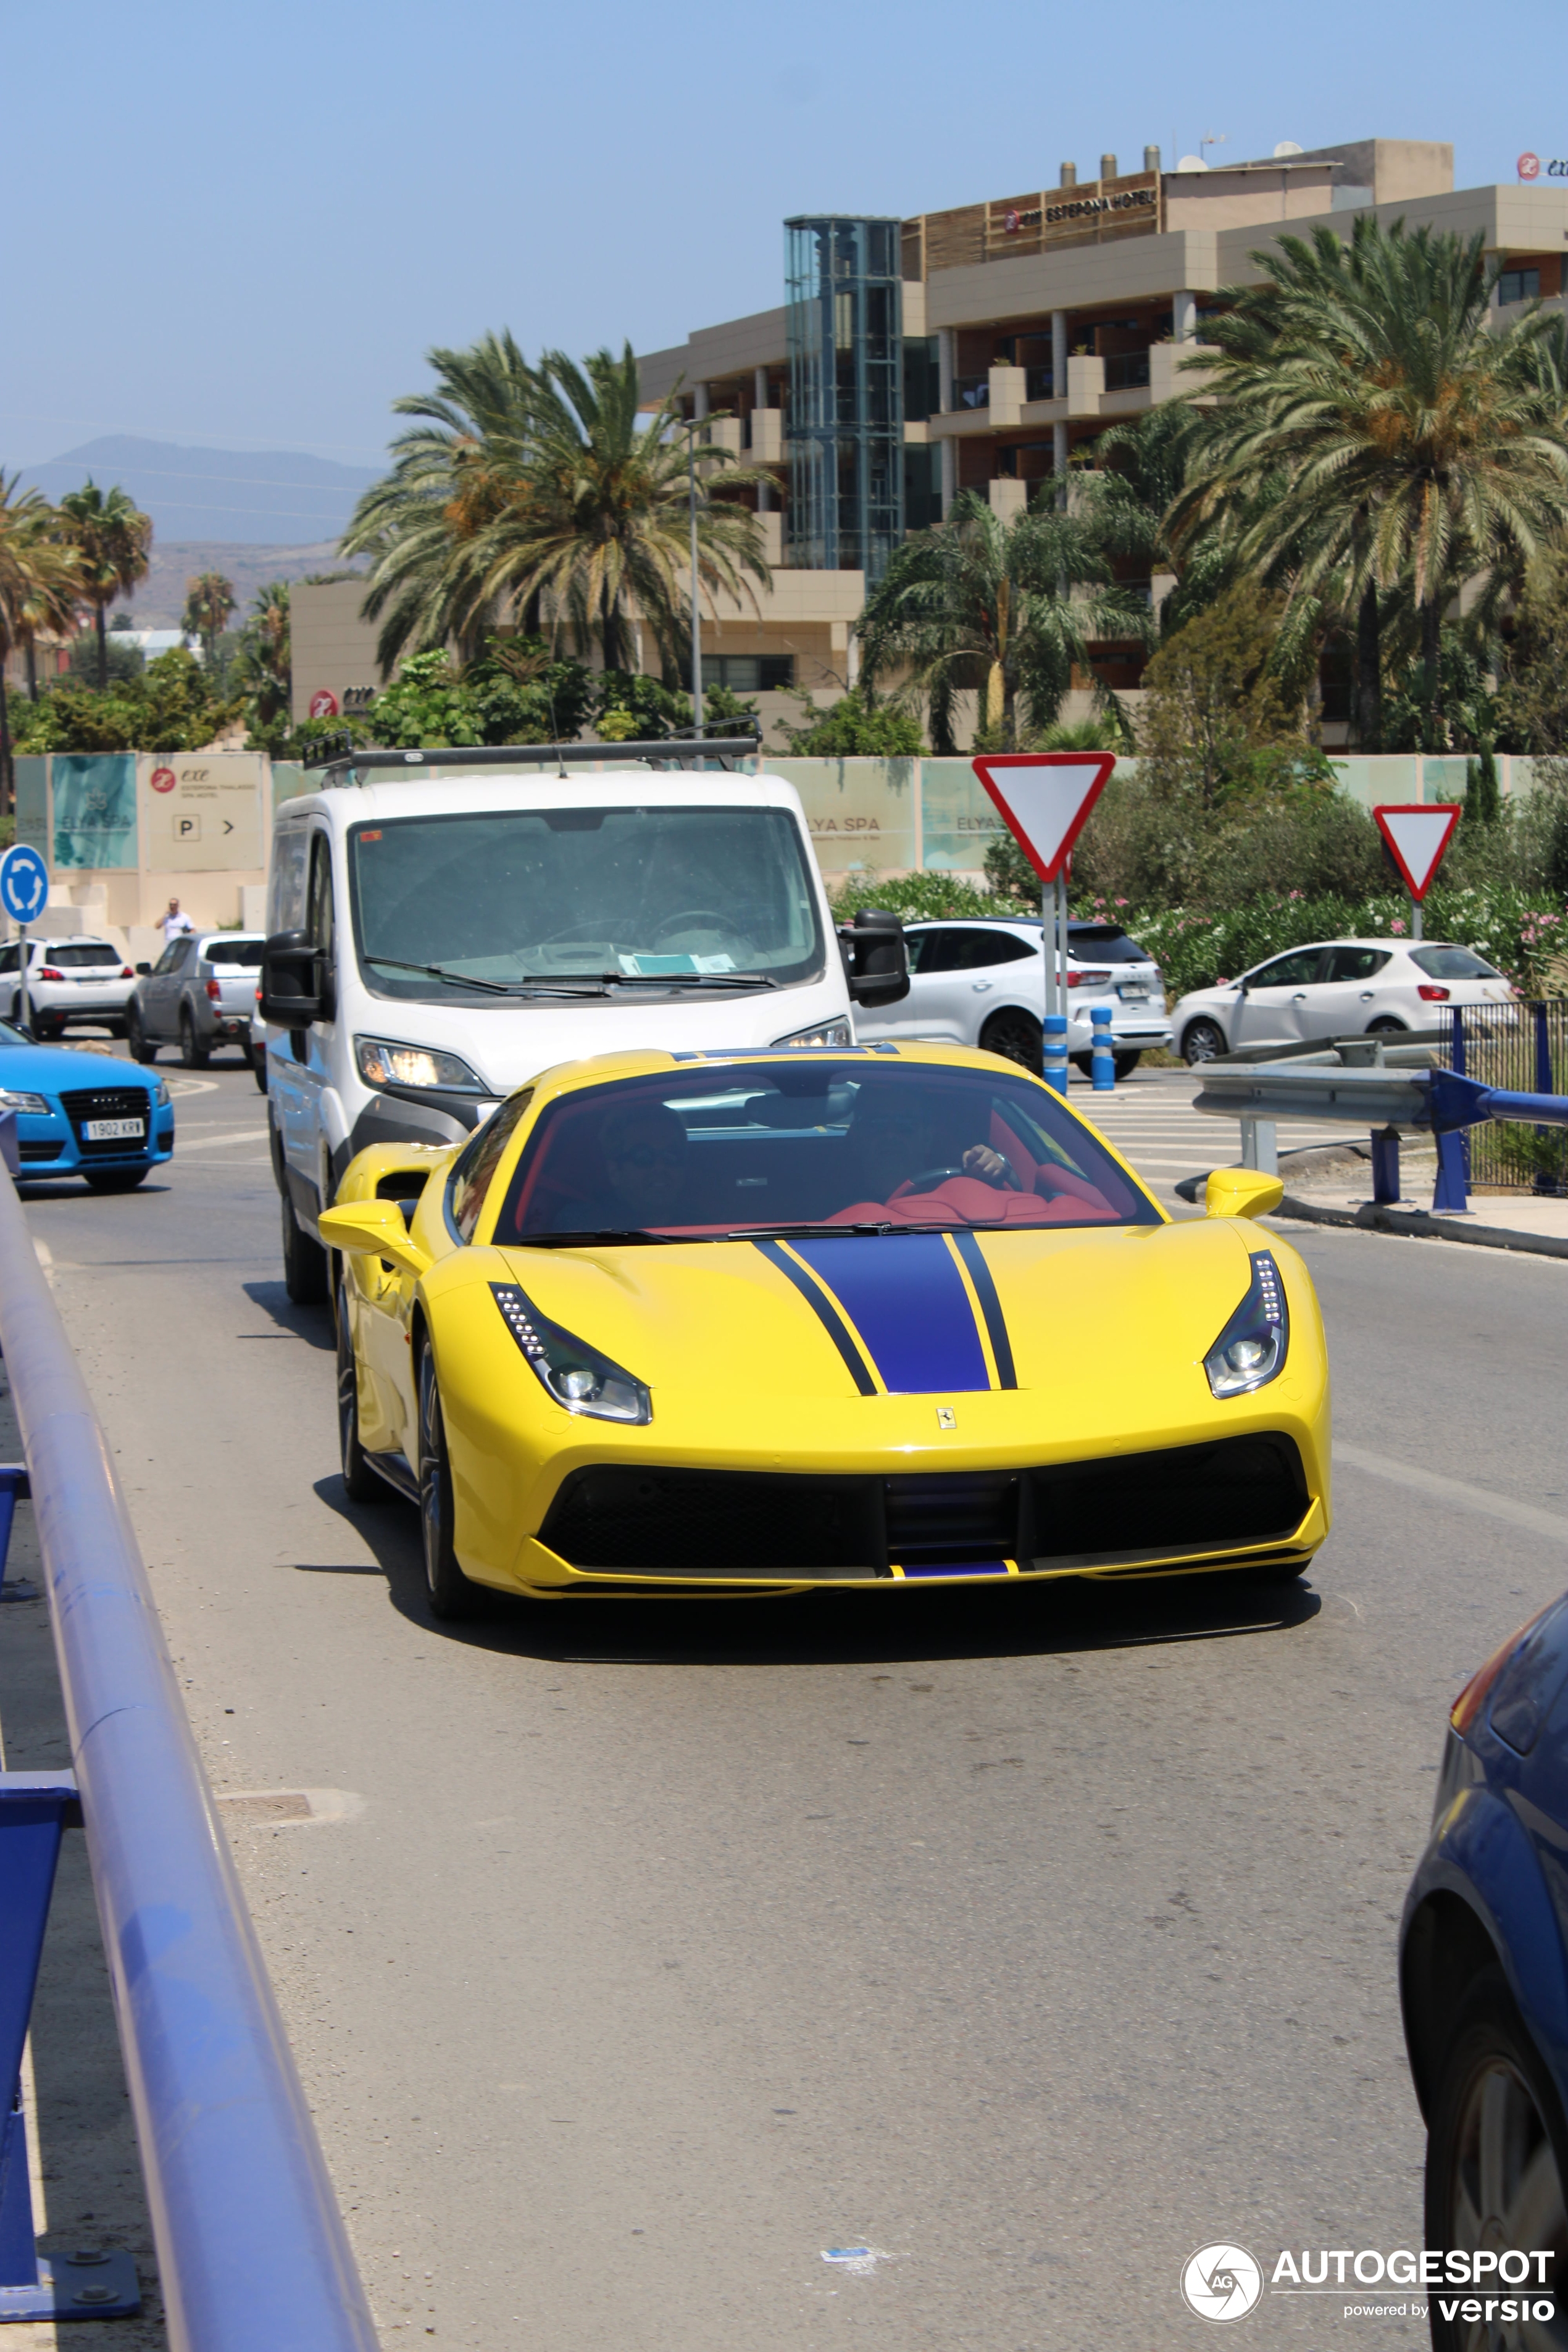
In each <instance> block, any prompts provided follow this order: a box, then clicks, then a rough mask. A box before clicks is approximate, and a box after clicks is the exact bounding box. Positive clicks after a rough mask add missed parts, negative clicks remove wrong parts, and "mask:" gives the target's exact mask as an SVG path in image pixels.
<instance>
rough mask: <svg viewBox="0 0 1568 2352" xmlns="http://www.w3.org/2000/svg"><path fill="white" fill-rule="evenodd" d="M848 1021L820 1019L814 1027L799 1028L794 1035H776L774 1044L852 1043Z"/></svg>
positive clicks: (834, 1044) (832, 1044)
mask: <svg viewBox="0 0 1568 2352" xmlns="http://www.w3.org/2000/svg"><path fill="white" fill-rule="evenodd" d="M854 1042H855V1041H854V1039H853V1038H852V1037H851V1036H850V1034H849V1024H848V1022H847V1021H844V1020H838V1021H819V1022H818V1023H817V1024H816V1027H815V1028H814V1029H797V1030H796V1031H795V1034H794V1035H793V1036H792V1037H775V1038H774V1039H773V1044H774V1045H826V1046H830V1047H831V1046H836V1045H853V1044H854Z"/></svg>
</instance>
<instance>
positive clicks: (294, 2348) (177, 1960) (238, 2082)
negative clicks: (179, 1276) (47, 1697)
mask: <svg viewBox="0 0 1568 2352" xmlns="http://www.w3.org/2000/svg"><path fill="white" fill-rule="evenodd" d="M9 1124H10V1119H9V1115H5V1117H0V1128H4V1127H5V1126H8V1125H9ZM4 1141H5V1138H4V1137H3V1136H0V1146H3V1144H4ZM0 1349H3V1350H4V1354H5V1369H6V1371H7V1373H8V1374H9V1377H10V1385H11V1395H12V1401H13V1403H14V1405H15V1408H16V1416H17V1419H18V1422H19V1423H20V1425H21V1432H22V1444H23V1451H24V1453H25V1454H26V1471H25V1474H22V1475H25V1478H26V1482H27V1483H28V1484H29V1485H30V1487H31V1496H32V1505H33V1509H34V1512H35V1514H36V1517H37V1535H38V1543H39V1549H40V1551H41V1554H42V1559H43V1572H44V1579H45V1583H46V1586H47V1597H48V1604H49V1612H50V1617H51V1620H52V1622H53V1627H54V1638H55V1649H56V1654H57V1655H58V1661H59V1672H60V1685H61V1689H62V1692H63V1695H64V1699H65V1711H66V1718H67V1724H68V1730H69V1735H70V1748H71V1760H72V1765H73V1768H74V1769H73V1772H72V1773H59V1772H50V1773H0V2063H4V2064H5V2066H6V2067H7V2068H8V2070H9V2071H8V2074H7V2077H6V2079H5V2083H4V2084H0V2095H4V2096H5V2113H4V2129H3V2130H0V2319H5V2318H14V2319H21V2318H32V2317H45V2316H48V2315H51V2314H55V2315H62V2316H71V2317H76V2318H80V2317H83V2316H86V2315H88V2314H89V2313H91V2314H94V2315H104V2316H108V2315H112V2314H114V2313H116V2312H123V2311H125V2310H128V2309H133V2308H134V2307H135V2305H134V2295H135V2280H134V2273H133V2271H132V2270H131V2267H130V2258H129V2256H126V2255H109V2256H106V2255H104V2254H102V2253H96V2252H95V2253H89V2255H88V2256H87V2257H86V2259H85V2261H82V2262H79V2261H78V2260H77V2259H76V2258H74V2257H73V2258H57V2259H56V2261H55V2262H54V2263H53V2264H51V2263H48V2262H47V2260H45V2261H40V2260H39V2259H38V2258H37V2256H36V2254H35V2252H34V2245H33V2223H32V2213H31V2203H30V2200H29V2198H28V2191H27V2167H26V2147H25V2141H24V2139H23V2136H22V2117H21V2115H20V2112H19V2103H18V2101H17V2099H16V2096H15V2095H14V2093H13V2084H15V2082H16V2069H17V2065H18V2064H19V2062H20V2056H21V2047H22V2038H23V2035H24V2034H25V2032H26V2021H27V2013H28V2010H29V2007H30V2004H31V2000H32V1988H33V1981H34V1979H35V1977H36V1975H37V1959H38V1950H39V1948H40V1946H41V1943H42V1938H43V1924H44V1917H45V1915H46V1913H47V1907H48V1899H49V1891H50V1887H51V1885H52V1883H53V1878H54V1867H55V1856H56V1854H57V1853H58V1845H59V1839H60V1834H61V1832H62V1830H63V1829H64V1828H66V1827H68V1826H69V1825H70V1824H71V1822H73V1821H74V1820H76V1819H78V1818H79V1819H80V1820H81V1821H82V1822H83V1824H84V1826H85V1829H86V1833H87V1843H88V1855H89V1862H90V1864H91V1868H92V1881H93V1890H94V1893H95V1895H96V1896H97V1901H98V1915H99V1921H100V1927H101V1928H102V1933H103V1948H104V1953H105V1957H106V1958H107V1960H108V1964H109V1971H110V1979H111V1981H112V1985H113V1990H114V2000H115V2011H116V2015H117V2020H118V2024H119V2030H120V2039H121V2051H122V2053H123V2056H124V2061H125V2077H126V2082H127V2084H128V2086H129V2089H130V2094H131V2105H132V2114H133V2116H134V2119H135V2125H136V2137H137V2141H138V2144H139V2147H140V2150H141V2157H142V2176H143V2179H144V2181H145V2184H146V2191H147V2204H148V2210H149V2212H150V2214H151V2217H152V2223H153V2242H154V2244H155V2246H156V2248H157V2254H158V2268H159V2276H160V2282H161V2284H162V2289H163V2301H164V2305H165V2309H166V2313H167V2326H168V2335H169V2341H170V2344H171V2345H172V2346H173V2347H174V2352H374V2346H375V2341H376V2337H375V2329H374V2325H373V2322H372V2320H371V2315H370V2310H369V2306H368V2305H367V2304H366V2301H365V2296H364V2290H363V2286H362V2284H361V2283H360V2279H359V2275H358V2273H357V2271H356V2269H355V2265H354V2259H353V2253H352V2252H351V2251H350V2247H349V2242H348V2237H347V2233H346V2232H345V2231H344V2228H343V2224H342V2217H341V2215H340V2214H339V2211H338V2208H337V2201H336V2199H335V2197H334V2195H333V2192H332V2186H331V2180H330V2179H328V2176H327V2168H326V2165H325V2162H324V2160H323V2158H322V2156H321V2147H320V2145H319V2144H318V2141H317V2138H316V2132H315V2126H314V2125H313V2124H312V2122H311V2120H310V2110H309V2108H308V2106H307V2105H306V2103H305V2095H304V2092H303V2090H302V2088H301V2087H300V2078H299V2076H298V2074H297V2073H296V2072H295V2068H294V2062H293V2058H292V2056H291V2054H290V2053H289V2043H288V2038H287V2036H286V2034H285V2032H284V2030H283V2021H282V2019H281V2018H280V2017H279V2013H278V2007H277V2004H276V2002H275V2000H273V1997H272V1990H271V1987H270V1985H269V1984H268V1979H267V1970H266V1968H265V1966H264V1964H263V1961H262V1958H261V1952H260V1949H259V1948H258V1944H257V1940H256V1933H255V1930H254V1928H253V1927H252V1926H251V1923H250V1918H249V1915H248V1913H247V1909H246V1905H245V1898H244V1896H243V1895H242V1894H241V1892H240V1887H239V1882H238V1879H237V1876H236V1874H235V1869H234V1864H233V1862H232V1860H231V1858H230V1855H229V1851H228V1844H227V1841H226V1838H225V1835H224V1832H223V1830H222V1827H221V1826H220V1824H219V1822H218V1819H217V1815H216V1812H215V1811H214V1808H213V1801H212V1796H211V1793H210V1791H209V1790H208V1788H207V1783H206V1777H205V1773H204V1772H203V1770H202V1766H201V1760H200V1758H199V1757H198V1755H197V1753H196V1747H195V1739H194V1738H193V1737H192V1734H191V1728H190V1725H189V1723H188V1722H187V1720H186V1717H185V1712H184V1706H183V1705H182V1703H181V1699H180V1694H179V1690H178V1688H177V1686H176V1685H175V1681H174V1669H173V1667H172V1665H171V1664H170V1660H169V1654H168V1650H167V1648H166V1646H165V1644H164V1641H163V1629H162V1627H161V1625H160V1623H159V1621H158V1612H157V1609H156V1607H155V1605H154V1603H153V1593H152V1589H151V1587H150V1586H149V1584H148V1581H147V1571H146V1570H145V1568H144V1567H143V1565H142V1557H141V1553H140V1551H139V1550H138V1548H137V1543H136V1537H135V1534H134V1531H133V1530H132V1525H131V1518H130V1514H129V1512H128V1511H127V1509H126V1507H125V1501H124V1497H123V1496H122V1495H121V1491H120V1486H119V1483H118V1481H117V1480H116V1477H115V1475H114V1469H113V1465H112V1461H111V1459H110V1451H109V1446H108V1444H107V1442H106V1440H105V1438H104V1434H103V1432H102V1430H101V1429H100V1426H99V1423H98V1418H97V1415H96V1414H95V1412H93V1408H92V1402H91V1400H90V1398H89V1395H88V1392H87V1389H86V1386H85V1384H84V1382H83V1381H82V1378H81V1374H80V1373H79V1370H78V1369H77V1364H76V1359H75V1357H74V1355H73V1353H72V1350H71V1346H70V1342H69V1341H68V1339H67V1337H66V1333H65V1330H64V1328H63V1326H62V1325H61V1322H60V1319H59V1316H58V1313H57V1311H56V1308H55V1303H54V1300H53V1299H52V1297H50V1295H49V1291H48V1286H47V1284H46V1282H45V1281H44V1278H43V1276H42V1274H41V1273H40V1271H39V1268H38V1265H37V1257H36V1255H35V1253H34V1250H33V1244H32V1239H31V1236H30V1234H29V1233H28V1230H27V1225H26V1219H25V1218H24V1216H23V1214H22V1210H21V1206H20V1203H19V1202H18V1201H17V1199H16V1192H15V1191H14V1190H13V1187H12V1186H11V1184H10V1183H8V1182H7V1181H5V1178H4V1175H3V1173H0ZM17 1484H18V1474H17V1470H16V1468H15V1467H14V1468H13V1472H12V1475H11V1479H10V1481H9V1482H8V1491H7V1493H6V1500H7V1501H10V1500H12V1499H13V1498H14V1493H15V1489H16V1486H17ZM0 1572H3V1570H0ZM78 1801H79V1808H80V1811H79V1814H78V1812H77V1810H76V1809H77V1805H78Z"/></svg>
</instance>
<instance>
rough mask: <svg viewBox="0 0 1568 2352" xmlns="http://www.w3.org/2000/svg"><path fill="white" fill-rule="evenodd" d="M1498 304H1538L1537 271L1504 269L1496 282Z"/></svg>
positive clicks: (1539, 285)
mask: <svg viewBox="0 0 1568 2352" xmlns="http://www.w3.org/2000/svg"><path fill="white" fill-rule="evenodd" d="M1497 298H1498V300H1499V301H1500V302H1538V301H1539V300H1540V299H1541V272H1540V270H1539V269H1505V270H1504V271H1503V273H1502V276H1501V277H1500V278H1499V279H1498V282H1497Z"/></svg>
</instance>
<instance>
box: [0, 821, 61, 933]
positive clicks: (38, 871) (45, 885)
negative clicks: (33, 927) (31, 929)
mask: <svg viewBox="0 0 1568 2352" xmlns="http://www.w3.org/2000/svg"><path fill="white" fill-rule="evenodd" d="M48 899H49V869H48V867H47V866H46V865H45V864H44V861H43V859H42V858H41V857H40V856H39V855H38V853H37V850H36V849H35V848H33V847H32V845H31V844H30V843H28V842H26V841H18V842H14V843H13V844H12V845H11V847H10V848H9V849H8V850H6V852H5V856H3V857H0V907H4V908H5V912H6V913H7V914H8V915H9V916H10V918H11V920H12V921H13V922H14V923H36V922H37V919H38V917H39V916H40V915H41V914H42V913H43V911H44V908H46V907H47V904H48Z"/></svg>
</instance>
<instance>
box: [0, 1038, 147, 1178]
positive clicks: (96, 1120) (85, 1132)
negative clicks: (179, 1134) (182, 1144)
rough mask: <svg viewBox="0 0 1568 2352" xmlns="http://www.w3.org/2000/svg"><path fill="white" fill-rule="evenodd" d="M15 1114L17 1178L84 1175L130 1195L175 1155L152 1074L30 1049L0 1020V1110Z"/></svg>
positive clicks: (103, 1058)
mask: <svg viewBox="0 0 1568 2352" xmlns="http://www.w3.org/2000/svg"><path fill="white" fill-rule="evenodd" d="M4 1110H11V1111H15V1112H16V1142H17V1148H18V1152H19V1155H20V1166H19V1169H18V1171H17V1180H18V1181H19V1182H23V1183H25V1182H26V1180H27V1178H28V1177H29V1176H84V1177H85V1178H86V1179H87V1181H88V1182H89V1184H90V1185H91V1187H92V1189H93V1191H94V1192H130V1191H131V1189H132V1186H133V1185H136V1184H140V1183H141V1181H142V1178H143V1177H144V1176H145V1175H146V1173H147V1171H148V1170H149V1169H150V1168H156V1167H158V1166H159V1165H160V1163H161V1162H162V1161H163V1160H167V1159H169V1158H170V1156H171V1155H172V1153H173V1151H174V1104H173V1103H172V1102H171V1101H170V1099H169V1089H168V1087H167V1085H166V1084H165V1082H164V1081H163V1079H162V1078H161V1077H159V1076H158V1075H157V1073H156V1071H153V1070H142V1069H139V1068H138V1067H137V1066H136V1064H135V1063H134V1062H121V1061H117V1060H116V1059H115V1057H114V1055H111V1054H77V1053H71V1052H69V1051H68V1050H67V1048H65V1047H64V1046H60V1045H35V1044H34V1042H33V1040H32V1038H30V1037H29V1036H28V1035H27V1034H26V1032H25V1031H23V1030H21V1029H16V1028H14V1027H13V1026H12V1024H11V1023H10V1022H8V1021H0V1111H4Z"/></svg>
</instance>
